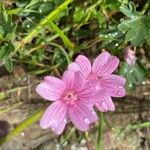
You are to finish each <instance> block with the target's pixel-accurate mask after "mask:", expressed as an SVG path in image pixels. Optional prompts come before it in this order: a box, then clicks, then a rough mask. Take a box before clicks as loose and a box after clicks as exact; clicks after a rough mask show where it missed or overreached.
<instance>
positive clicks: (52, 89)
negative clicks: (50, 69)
mask: <svg viewBox="0 0 150 150" xmlns="http://www.w3.org/2000/svg"><path fill="white" fill-rule="evenodd" d="M65 88H66V87H65V83H64V82H63V81H62V80H60V79H58V78H55V77H51V76H47V77H45V78H44V81H43V82H42V83H40V84H39V85H38V86H37V87H36V92H37V93H38V94H39V95H40V96H41V97H43V98H44V99H46V100H50V101H55V100H58V99H60V98H61V96H62V94H63V92H64V90H65Z"/></svg>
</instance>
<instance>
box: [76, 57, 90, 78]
mask: <svg viewBox="0 0 150 150" xmlns="http://www.w3.org/2000/svg"><path fill="white" fill-rule="evenodd" d="M75 62H76V63H77V64H78V66H79V67H80V71H81V72H82V74H83V76H84V77H85V78H87V77H88V76H89V75H90V73H91V63H90V61H89V60H88V58H87V57H85V56H83V55H79V56H78V57H77V58H76V60H75Z"/></svg>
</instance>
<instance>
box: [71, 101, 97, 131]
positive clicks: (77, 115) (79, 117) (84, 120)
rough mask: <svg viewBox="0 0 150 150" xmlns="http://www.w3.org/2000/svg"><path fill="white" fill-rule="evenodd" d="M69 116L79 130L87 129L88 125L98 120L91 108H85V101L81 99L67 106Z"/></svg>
mask: <svg viewBox="0 0 150 150" xmlns="http://www.w3.org/2000/svg"><path fill="white" fill-rule="evenodd" d="M69 118H70V120H71V121H72V123H73V124H74V126H75V127H76V128H77V129H79V130H80V131H87V130H88V129H89V125H90V124H91V123H93V122H96V121H97V120H98V118H97V115H96V113H95V112H94V111H93V109H91V108H87V106H86V103H82V102H81V101H80V102H78V103H77V104H76V105H75V106H72V107H70V108H69Z"/></svg>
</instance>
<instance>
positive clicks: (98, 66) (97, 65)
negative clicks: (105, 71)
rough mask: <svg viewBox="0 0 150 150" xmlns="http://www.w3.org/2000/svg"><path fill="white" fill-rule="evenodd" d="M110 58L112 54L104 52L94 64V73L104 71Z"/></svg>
mask: <svg viewBox="0 0 150 150" xmlns="http://www.w3.org/2000/svg"><path fill="white" fill-rule="evenodd" d="M109 57H110V54H109V53H108V52H102V53H101V54H100V55H98V57H97V58H96V59H95V61H94V63H93V66H92V72H93V73H98V72H99V71H100V70H102V67H103V66H104V65H105V64H106V62H107V61H108V59H109Z"/></svg>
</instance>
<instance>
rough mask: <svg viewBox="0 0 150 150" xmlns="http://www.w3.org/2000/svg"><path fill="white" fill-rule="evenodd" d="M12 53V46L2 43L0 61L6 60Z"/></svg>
mask: <svg viewBox="0 0 150 150" xmlns="http://www.w3.org/2000/svg"><path fill="white" fill-rule="evenodd" d="M13 51H14V46H13V45H12V44H11V43H4V45H3V46H2V47H1V49H0V60H3V59H5V58H8V57H9V56H10V53H11V52H13Z"/></svg>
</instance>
